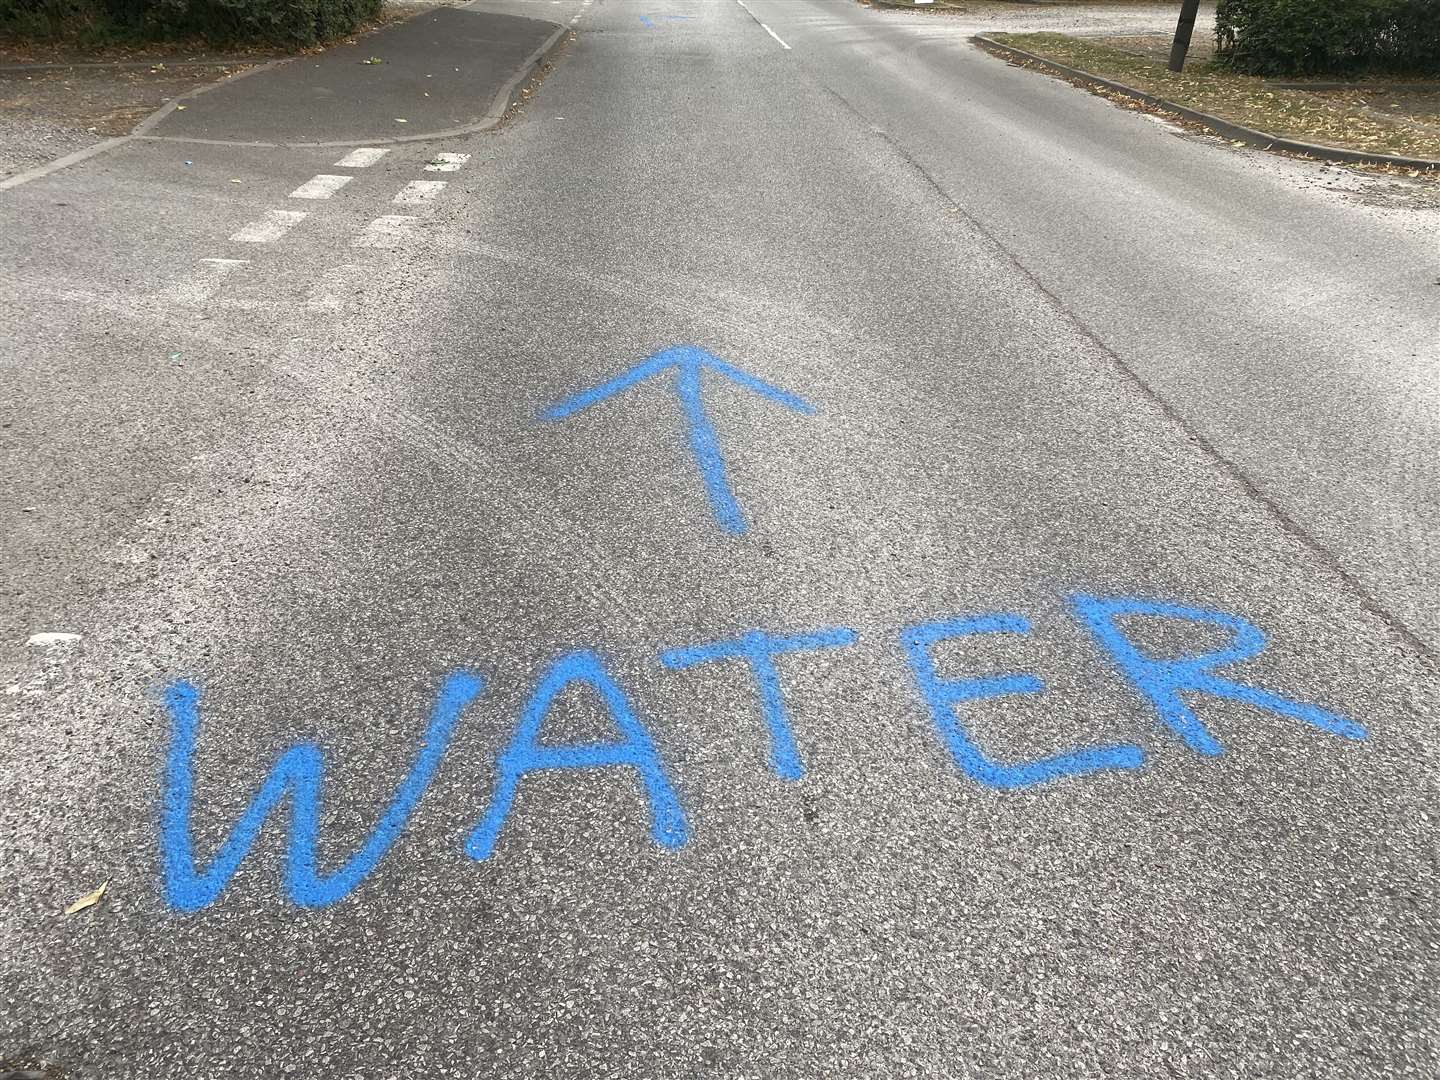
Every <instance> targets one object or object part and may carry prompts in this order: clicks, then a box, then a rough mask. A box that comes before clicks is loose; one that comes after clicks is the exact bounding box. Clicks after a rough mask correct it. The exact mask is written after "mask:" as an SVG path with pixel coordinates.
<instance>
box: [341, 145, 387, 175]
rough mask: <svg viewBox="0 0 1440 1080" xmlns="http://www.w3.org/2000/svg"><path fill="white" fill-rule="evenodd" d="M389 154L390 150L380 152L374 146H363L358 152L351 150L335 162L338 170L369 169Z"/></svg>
mask: <svg viewBox="0 0 1440 1080" xmlns="http://www.w3.org/2000/svg"><path fill="white" fill-rule="evenodd" d="M389 152H390V151H389V150H378V149H376V148H375V147H373V146H362V147H360V148H359V149H358V150H351V151H350V152H349V153H348V154H346V155H345V156H344V157H342V158H341V159H340V160H339V161H337V162H335V167H336V168H337V169H368V168H369V167H370V166H371V165H374V164H375V162H377V161H379V160H380V159H381V158H382V157H384V156H385V155H386V154H388V153H389Z"/></svg>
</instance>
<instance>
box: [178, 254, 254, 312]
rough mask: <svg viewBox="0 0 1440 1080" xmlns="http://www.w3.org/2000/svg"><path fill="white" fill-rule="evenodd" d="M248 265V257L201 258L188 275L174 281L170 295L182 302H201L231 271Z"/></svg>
mask: <svg viewBox="0 0 1440 1080" xmlns="http://www.w3.org/2000/svg"><path fill="white" fill-rule="evenodd" d="M249 265H250V260H249V259H201V260H200V265H199V266H198V267H197V268H196V270H195V271H194V272H193V273H192V274H191V275H190V276H189V277H187V278H185V279H184V280H183V281H179V282H176V284H175V287H174V289H173V290H172V292H171V295H172V296H174V298H175V299H176V300H178V301H180V302H181V303H182V304H203V303H205V302H206V301H207V300H209V299H210V298H211V297H212V296H214V295H215V290H216V289H218V288H219V287H220V283H221V282H222V281H224V280H225V278H226V277H227V276H229V274H230V273H231V272H232V271H235V270H238V269H239V268H240V267H242V266H249Z"/></svg>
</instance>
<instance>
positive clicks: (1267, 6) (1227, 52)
mask: <svg viewBox="0 0 1440 1080" xmlns="http://www.w3.org/2000/svg"><path fill="white" fill-rule="evenodd" d="M1215 38H1216V58H1217V59H1218V60H1219V62H1220V63H1222V64H1224V65H1226V66H1228V67H1231V68H1233V69H1235V70H1236V71H1243V72H1246V73H1248V74H1252V75H1323V74H1346V73H1352V72H1361V71H1402V72H1409V73H1416V74H1420V73H1430V74H1436V75H1440V0H1219V3H1218V4H1217V6H1216V10H1215Z"/></svg>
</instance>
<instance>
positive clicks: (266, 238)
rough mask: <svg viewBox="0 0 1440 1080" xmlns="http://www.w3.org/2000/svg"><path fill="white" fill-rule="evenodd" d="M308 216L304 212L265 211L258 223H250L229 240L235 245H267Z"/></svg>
mask: <svg viewBox="0 0 1440 1080" xmlns="http://www.w3.org/2000/svg"><path fill="white" fill-rule="evenodd" d="M307 216H309V215H307V214H306V213H305V211H304V210H266V211H265V216H264V217H263V218H261V219H260V220H259V221H252V222H250V224H249V225H246V226H245V227H244V228H243V229H241V230H240V231H239V232H237V233H234V234H233V235H232V236H231V237H230V239H231V241H232V242H234V243H236V244H268V243H270V242H271V241H272V240H279V239H280V238H281V237H282V236H284V235H285V234H286V233H287V232H289V231H290V230H291V229H293V228H294V227H295V226H296V225H298V224H300V222H302V221H304V220H305V218H306V217H307Z"/></svg>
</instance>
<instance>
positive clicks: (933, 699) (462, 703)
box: [160, 595, 1366, 911]
mask: <svg viewBox="0 0 1440 1080" xmlns="http://www.w3.org/2000/svg"><path fill="white" fill-rule="evenodd" d="M1071 606H1072V608H1073V610H1074V612H1075V615H1076V617H1077V619H1078V620H1079V621H1080V622H1081V624H1082V625H1084V626H1085V627H1086V628H1087V630H1088V631H1089V633H1090V634H1091V636H1092V637H1093V638H1094V640H1095V641H1096V643H1097V644H1098V645H1099V646H1100V648H1101V649H1102V650H1103V652H1104V653H1105V654H1106V655H1107V656H1108V657H1109V659H1110V660H1111V661H1112V662H1113V664H1114V667H1115V669H1116V670H1117V671H1118V672H1119V673H1120V675H1121V676H1123V678H1124V679H1125V680H1126V682H1128V683H1129V684H1130V686H1132V687H1133V688H1134V690H1135V691H1136V692H1137V694H1138V695H1139V696H1140V698H1141V699H1142V700H1144V701H1145V702H1146V703H1147V704H1148V705H1149V706H1150V708H1151V709H1153V711H1154V714H1155V715H1156V717H1157V718H1158V719H1159V721H1160V724H1161V726H1162V727H1163V728H1165V729H1167V730H1168V731H1171V732H1173V733H1174V734H1176V735H1178V736H1179V737H1180V739H1181V740H1182V741H1183V742H1184V744H1185V745H1186V746H1187V747H1189V748H1190V749H1191V750H1193V751H1195V752H1196V753H1199V754H1204V755H1207V756H1214V755H1218V754H1221V753H1223V752H1224V751H1223V747H1222V746H1221V743H1220V741H1219V740H1218V739H1217V738H1216V737H1215V735H1214V734H1213V733H1212V732H1211V731H1210V730H1209V728H1208V727H1207V726H1206V724H1205V723H1204V721H1202V720H1201V719H1200V717H1199V716H1198V715H1197V713H1196V711H1195V708H1196V706H1195V705H1194V704H1193V702H1194V701H1195V699H1196V698H1197V697H1204V696H1208V697H1212V698H1222V699H1228V700H1231V701H1238V702H1241V703H1243V704H1245V705H1249V706H1252V707H1254V708H1256V709H1258V710H1260V711H1262V712H1268V713H1272V714H1275V715H1277V716H1280V717H1284V718H1286V719H1290V720H1298V721H1300V722H1302V723H1303V724H1306V725H1308V726H1310V727H1313V728H1316V729H1319V730H1320V731H1324V732H1327V733H1329V734H1332V735H1337V736H1340V737H1342V738H1345V739H1363V738H1365V736H1366V732H1365V729H1364V728H1363V727H1362V726H1361V725H1360V724H1358V723H1356V722H1355V721H1353V720H1350V719H1347V718H1345V717H1343V716H1340V715H1338V714H1336V713H1333V712H1330V711H1328V710H1325V709H1321V708H1319V707H1318V706H1315V705H1310V704H1306V703H1304V702H1300V701H1295V700H1292V699H1290V698H1287V697H1284V696H1282V695H1280V694H1278V693H1275V692H1273V691H1270V690H1264V689H1260V688H1259V687H1256V686H1252V685H1248V684H1246V683H1243V682H1240V681H1238V679H1237V678H1236V677H1224V676H1221V675H1218V674H1216V673H1215V671H1216V669H1217V668H1220V667H1225V666H1230V665H1234V664H1238V663H1240V662H1242V661H1245V660H1249V659H1251V658H1253V657H1255V656H1257V655H1259V653H1260V652H1261V651H1262V650H1263V649H1264V648H1265V636H1264V634H1262V633H1261V631H1260V630H1259V629H1258V628H1256V627H1255V626H1254V625H1252V624H1251V623H1249V622H1247V621H1246V620H1244V619H1242V618H1240V617H1239V616H1236V615H1230V614H1226V613H1224V612H1220V611H1213V610H1210V609H1208V608H1198V607H1188V606H1184V605H1180V604H1171V603H1161V602H1157V601H1152V600H1141V599H1133V598H1123V597H1121V598H1116V597H1110V598H1103V597H1095V596H1087V595H1079V596H1074V597H1071ZM1141 617H1148V618H1152V619H1153V618H1159V619H1167V620H1177V621H1179V622H1182V623H1189V624H1195V625H1199V626H1204V627H1207V628H1211V629H1212V630H1213V628H1215V627H1219V628H1221V629H1222V630H1225V631H1227V632H1228V633H1229V634H1230V635H1231V637H1230V642H1229V643H1228V644H1226V645H1224V646H1223V647H1221V648H1219V649H1214V650H1211V651H1208V652H1197V653H1189V654H1185V655H1180V656H1157V655H1155V654H1154V653H1152V652H1150V651H1147V650H1145V649H1143V648H1142V647H1141V646H1140V645H1139V644H1137V643H1136V641H1135V638H1134V636H1132V633H1131V632H1129V631H1127V624H1126V620H1128V619H1134V618H1141ZM1030 632H1031V627H1030V623H1029V622H1028V621H1027V620H1026V619H1025V618H1023V617H1021V616H1019V615H1015V614H1008V613H999V614H990V615H980V616H965V617H957V618H950V619H941V620H937V621H932V622H924V623H918V624H915V625H912V626H909V627H906V628H904V629H903V630H901V631H900V634H899V643H900V646H901V650H902V652H903V655H904V658H905V660H906V662H907V665H908V667H909V669H910V674H911V677H912V679H913V680H914V683H915V686H916V688H917V689H918V691H919V694H920V697H921V699H922V700H923V701H924V703H925V705H926V706H927V707H928V709H929V712H930V716H931V719H932V721H933V722H934V725H935V727H936V729H937V730H938V732H939V734H940V738H941V742H942V743H943V745H944V746H945V748H946V749H947V750H948V751H949V754H950V757H951V759H952V760H953V762H954V763H955V766H956V767H957V768H958V769H959V771H960V772H961V774H962V775H964V776H965V777H967V778H969V779H971V780H974V781H976V782H978V783H980V784H982V785H984V786H986V787H989V788H994V789H999V790H1013V789H1023V788H1030V787H1034V786H1035V785H1039V784H1044V783H1047V782H1050V781H1055V780H1060V779H1063V778H1065V777H1076V776H1081V775H1084V774H1091V773H1103V772H1111V773H1113V772H1124V771H1129V770H1134V769H1137V768H1139V767H1140V766H1141V765H1142V764H1143V762H1144V754H1143V752H1142V751H1141V749H1140V747H1138V746H1134V745H1131V744H1127V743H1117V744H1113V745H1106V746H1092V747H1086V748H1082V749H1078V750H1073V751H1070V752H1067V753H1062V754H1058V755H1055V756H1052V757H1047V758H1042V759H1040V760H1038V761H1028V762H1018V763H1009V762H1005V761H1002V760H998V759H996V758H995V757H993V756H991V755H990V754H988V753H987V752H986V751H984V750H982V749H981V748H980V746H979V745H978V744H977V743H976V742H975V740H974V738H973V737H972V736H971V735H970V733H969V732H968V731H967V730H966V727H965V725H964V715H963V713H964V707H965V706H967V705H970V704H973V703H976V702H981V701H985V700H987V699H993V698H999V697H1004V696H1007V695H1012V694H1024V695H1039V694H1043V693H1044V691H1045V686H1044V684H1043V683H1042V682H1041V681H1040V679H1038V678H1037V677H1036V676H1034V675H1031V674H1027V673H1017V672H1006V673H992V674H982V675H976V676H972V677H967V678H951V677H945V676H942V675H941V674H940V672H939V670H938V668H937V665H936V661H935V658H934V655H933V652H932V650H933V649H934V647H935V646H937V645H939V644H941V643H942V642H946V641H951V640H952V639H964V638H967V637H973V636H975V635H981V634H1015V635H1028V634H1029V633H1030ZM858 640H859V636H858V635H857V634H856V632H855V631H854V630H851V629H848V628H845V627H829V628H826V629H822V630H813V631H809V632H806V633H799V634H788V635H787V634H771V633H766V632H763V631H760V630H752V631H749V632H747V633H745V634H741V635H740V636H738V637H735V638H730V639H727V640H723V641H718V642H711V643H708V644H699V645H688V646H683V647H678V648H671V649H668V650H665V651H663V652H662V653H661V656H660V661H661V664H662V665H663V666H664V667H665V668H668V669H671V670H683V669H687V668H691V667H694V666H696V665H699V664H707V663H711V662H718V661H728V660H740V661H743V662H744V663H745V664H746V665H748V667H749V669H750V674H751V676H752V677H753V680H754V683H755V686H756V688H757V690H758V696H759V701H760V713H761V716H762V718H763V720H764V723H765V726H766V727H767V728H768V731H769V739H770V755H769V757H770V767H771V768H772V769H773V770H774V772H775V773H776V774H777V775H778V776H780V777H782V778H784V779H786V780H792V781H793V780H798V779H800V778H801V777H803V776H804V775H805V768H804V765H803V763H802V760H801V757H800V752H799V750H798V748H797V745H796V739H795V733H794V730H793V728H792V726H791V722H790V717H789V713H788V711H787V709H786V703H785V698H784V695H783V693H782V689H781V681H780V671H779V669H778V667H777V665H776V658H777V657H781V656H787V655H795V654H802V653H811V652H816V651H819V650H830V649H836V648H840V647H843V646H848V645H853V644H855V643H856V642H857V641H858ZM483 687H484V683H483V681H482V679H481V678H480V676H478V675H475V674H472V673H470V672H465V671H460V672H456V673H454V674H452V675H450V676H448V677H447V678H446V679H445V680H444V682H443V683H442V685H441V687H440V691H439V694H438V695H437V698H436V701H435V705H434V708H433V710H432V712H431V716H430V721H429V724H428V726H427V727H426V729H425V733H424V735H423V737H422V739H421V745H420V749H419V751H418V753H417V754H416V756H415V758H414V760H413V762H412V763H411V766H410V770H409V772H408V773H407V774H406V775H405V777H404V778H403V780H402V781H401V782H400V784H399V786H398V787H397V788H396V791H395V794H394V796H393V798H392V799H391V802H390V805H389V807H388V808H387V809H386V810H385V811H384V813H383V814H382V815H381V817H380V821H379V823H378V824H377V825H376V826H375V827H374V829H373V830H372V831H371V832H370V834H369V836H368V837H367V838H366V839H365V841H364V843H363V844H361V845H360V848H359V850H358V851H357V852H356V853H355V854H354V855H353V856H351V857H350V859H349V860H347V861H346V862H345V863H344V864H343V865H341V866H340V867H339V868H337V869H334V870H331V871H329V872H322V871H321V870H320V869H319V868H318V867H317V865H316V844H317V831H318V824H319V819H320V812H321V803H322V789H323V781H324V758H323V755H322V752H321V750H320V748H319V747H317V746H315V745H313V744H311V743H301V744H299V745H297V746H292V747H291V748H290V749H288V750H286V751H285V752H284V753H283V754H282V755H281V756H280V759H279V761H278V762H276V764H275V766H274V768H273V769H272V770H271V771H270V774H269V776H268V777H267V778H266V779H265V781H264V783H263V784H262V785H261V787H260V790H259V791H258V793H256V795H255V796H254V797H253V799H252V800H251V801H250V803H249V805H248V806H247V807H246V809H245V811H244V812H243V813H242V814H241V816H240V819H239V821H237V822H236V823H235V825H234V826H233V827H232V828H231V830H230V831H229V833H228V835H227V836H226V838H225V839H224V840H223V841H222V842H221V844H220V846H219V850H218V851H217V852H216V854H215V855H214V856H213V858H212V859H211V860H210V864H209V866H208V868H206V869H200V868H199V867H198V866H197V864H196V856H195V852H194V842H193V838H192V816H193V814H194V806H193V803H194V774H195V757H196V752H197V740H198V737H199V727H200V702H201V694H200V691H199V689H198V688H197V687H196V686H194V685H192V684H191V683H188V682H176V683H173V684H171V685H170V686H169V687H168V688H167V690H166V692H165V706H166V709H167V711H168V712H169V714H170V721H171V738H170V751H169V755H168V757H167V759H166V766H165V782H164V796H163V803H162V807H161V822H160V825H161V828H160V846H161V865H162V870H163V874H164V886H165V896H166V899H167V900H168V902H169V903H170V905H171V906H172V907H174V908H176V909H178V910H181V911H196V910H199V909H201V908H204V907H207V906H208V905H210V904H212V903H214V902H215V900H216V898H217V897H219V895H220V894H221V892H223V891H224V889H225V887H226V885H227V884H228V883H229V881H230V879H231V878H232V877H233V876H234V875H235V872H236V870H237V869H238V868H239V866H240V864H241V862H242V861H243V860H244V859H245V857H246V855H247V854H248V853H249V851H250V849H251V847H252V846H253V845H254V843H255V840H256V838H257V837H258V835H259V833H260V830H261V827H262V826H263V825H264V823H265V821H266V819H267V818H268V817H269V816H270V814H271V812H272V811H273V810H274V809H275V808H276V807H277V806H278V805H279V804H280V803H281V802H282V801H283V800H285V798H286V797H287V796H288V797H289V802H290V815H289V816H290V821H289V825H290V832H289V843H288V847H287V855H286V869H285V876H284V884H285V889H286V891H287V893H288V894H289V896H290V898H291V899H292V900H293V901H294V902H295V903H296V904H299V905H301V906H303V907H321V906H324V905H327V904H333V903H335V902H336V901H339V900H341V899H343V898H344V897H345V896H347V895H349V894H350V893H351V892H352V891H353V890H354V889H355V888H356V887H357V886H358V885H359V884H360V883H361V882H362V881H364V880H365V878H366V877H368V876H369V874H370V873H371V871H372V870H374V869H375V866H376V865H377V864H378V863H379V861H380V860H381V858H383V857H384V855H385V853H386V852H387V851H389V849H390V847H391V845H393V844H394V843H395V841H396V839H397V838H398V837H399V835H400V833H401V832H402V831H403V830H404V828H405V826H406V824H407V823H408V821H409V820H410V817H411V815H412V814H413V813H414V811H415V809H416V806H417V804H418V803H419V801H420V798H421V796H422V795H423V794H424V793H425V790H426V789H427V788H428V787H429V785H430V783H431V781H432V780H433V778H434V776H435V772H436V770H437V768H438V767H439V764H440V759H441V758H442V757H443V756H444V754H445V750H446V748H447V747H448V746H449V744H450V739H451V735H452V734H453V732H454V730H455V726H456V724H457V722H458V721H459V719H460V717H461V714H462V713H463V712H464V711H465V710H466V708H467V707H468V706H470V705H471V703H472V702H474V701H475V699H476V698H477V697H479V695H480V694H481V692H482V690H483ZM572 687H573V688H575V689H576V690H582V689H583V690H588V691H589V692H590V693H591V694H593V695H595V696H596V698H598V700H599V702H600V703H601V704H602V705H603V707H604V710H605V713H606V715H607V716H608V718H609V720H610V721H611V723H612V724H613V726H614V728H615V729H616V731H617V732H618V734H619V737H618V738H616V739H614V740H607V741H600V742H586V743H570V744H560V745H556V744H553V743H549V742H545V741H542V738H541V729H542V727H543V726H544V723H545V720H546V717H547V716H548V715H549V714H550V711H551V708H552V706H553V705H554V703H555V701H556V699H557V698H558V697H559V696H560V695H561V694H562V693H565V692H566V691H568V690H570V689H571V688H572ZM1182 694H1188V695H1190V699H1189V700H1188V701H1187V700H1186V699H1185V698H1182V696H1181V695H1182ZM591 769H605V770H618V771H619V772H621V773H622V774H626V775H630V776H633V777H634V778H635V779H636V780H638V786H639V792H640V794H641V795H642V796H643V798H644V800H645V805H646V810H647V813H648V816H649V820H650V836H651V839H652V840H653V841H654V842H655V843H656V844H658V845H661V846H663V847H667V848H679V847H683V846H684V844H685V843H686V842H687V840H688V839H689V836H690V827H689V823H688V821H687V819H686V815H685V811H684V809H683V808H682V806H681V802H680V797H679V795H678V793H677V790H676V787H675V784H674V782H673V781H672V780H671V778H670V776H669V774H668V772H667V770H666V768H665V765H664V762H663V761H662V759H661V755H660V752H659V750H658V749H657V747H656V744H655V740H654V738H653V737H652V735H651V733H650V730H649V729H648V728H647V727H646V726H645V724H644V723H643V722H642V721H641V719H640V718H639V716H638V715H637V713H636V711H635V709H634V707H633V705H632V704H631V702H630V700H629V698H628V697H627V696H626V694H625V691H624V690H623V689H622V688H621V686H620V684H619V683H618V682H617V681H616V680H615V678H614V677H613V676H612V675H611V674H610V673H609V671H607V670H606V667H605V663H604V661H603V659H602V658H601V657H600V655H599V654H598V653H595V652H592V651H589V650H583V651H579V652H572V653H569V654H567V655H565V656H563V657H561V658H560V659H559V660H557V661H556V662H555V663H554V664H553V665H551V667H550V668H549V670H548V671H546V672H545V674H544V675H543V676H542V677H541V679H540V680H539V683H538V685H537V686H536V688H535V691H534V693H533V694H532V695H531V696H530V699H529V701H528V702H527V703H526V705H525V707H524V709H523V710H522V712H521V715H520V719H519V722H518V724H517V725H516V727H515V730H514V733H513V735H512V736H511V738H510V741H509V744H508V745H507V746H506V747H505V748H504V749H503V750H502V751H500V753H499V754H498V756H497V758H496V762H495V782H494V785H493V788H492V790H491V792H490V796H489V803H488V806H487V808H486V811H485V813H484V815H483V817H482V818H481V819H480V821H479V824H477V825H476V826H475V828H474V830H473V831H472V832H471V834H470V837H469V839H468V841H467V842H466V844H465V850H466V852H467V853H468V854H469V855H470V856H471V857H472V858H474V859H488V858H490V857H491V855H492V854H494V852H495V850H496V847H497V844H498V842H499V840H500V836H501V832H502V830H503V828H504V826H505V823H506V821H507V820H508V819H509V817H510V815H511V813H512V811H513V810H514V807H515V803H516V795H517V793H518V792H519V790H520V785H521V781H522V780H523V779H524V778H525V777H526V776H527V775H528V774H529V773H532V772H536V771H541V770H558V771H573V770H591Z"/></svg>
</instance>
